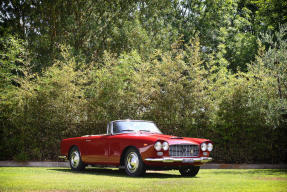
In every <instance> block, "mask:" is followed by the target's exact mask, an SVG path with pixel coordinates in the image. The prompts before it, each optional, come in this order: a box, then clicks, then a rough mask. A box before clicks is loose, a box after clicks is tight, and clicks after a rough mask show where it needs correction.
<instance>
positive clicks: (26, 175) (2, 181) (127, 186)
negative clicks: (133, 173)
mask: <svg viewBox="0 0 287 192" xmlns="http://www.w3.org/2000/svg"><path fill="white" fill-rule="evenodd" d="M0 191H108V192H112V191H192V192H197V191H212V192H216V191H218V192H219V191H220V192H224V191H238V192H239V191H240V192H243V191H250V192H255V191H260V192H264V191H268V192H271V191H274V192H280V191H287V172H286V170H267V169H229V170H226V169H225V170H224V169H202V170H200V171H199V174H198V175H197V176H196V177H194V178H186V177H181V176H180V175H179V173H178V171H165V172H147V174H146V175H145V177H141V178H131V177H127V176H126V175H125V174H124V173H121V172H119V171H118V170H116V169H95V168H89V169H88V170H86V171H84V172H80V173H75V172H71V171H70V169H67V168H29V167H12V168H10V167H0Z"/></svg>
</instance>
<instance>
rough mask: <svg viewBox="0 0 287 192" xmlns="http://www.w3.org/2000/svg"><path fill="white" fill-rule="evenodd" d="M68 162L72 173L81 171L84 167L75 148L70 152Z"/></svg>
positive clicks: (78, 151)
mask: <svg viewBox="0 0 287 192" xmlns="http://www.w3.org/2000/svg"><path fill="white" fill-rule="evenodd" d="M69 162H70V167H71V170H72V171H82V170H84V169H85V167H86V165H85V164H84V163H83V161H82V158H81V153H80V150H79V149H78V147H76V146H74V147H73V148H72V149H71V150H70V153H69Z"/></svg>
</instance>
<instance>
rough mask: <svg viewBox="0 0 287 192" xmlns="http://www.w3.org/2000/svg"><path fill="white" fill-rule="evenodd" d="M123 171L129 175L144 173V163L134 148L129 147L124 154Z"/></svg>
mask: <svg viewBox="0 0 287 192" xmlns="http://www.w3.org/2000/svg"><path fill="white" fill-rule="evenodd" d="M125 171H126V173H127V174H128V175H129V176H133V177H138V176H141V175H143V174H145V171H146V169H145V165H144V163H143V161H142V158H141V155H140V154H139V152H138V151H137V150H136V149H133V148H131V149H129V150H128V151H127V152H126V155H125Z"/></svg>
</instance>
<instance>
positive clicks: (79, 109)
mask: <svg viewBox="0 0 287 192" xmlns="http://www.w3.org/2000/svg"><path fill="white" fill-rule="evenodd" d="M286 10H287V2H286V1H283V0H268V1H263V0H256V1H255V0H210V1H203V0H193V1H189V0H171V1H166V0H143V1H127V0H114V1H106V0H99V1H93V0H70V1H64V0H56V1H40V0H24V1H23V0H21V1H19V0H4V1H2V3H1V6H0V35H1V37H0V138H1V140H0V160H7V159H15V160H48V159H56V158H57V156H58V155H59V147H60V145H59V143H60V140H61V139H63V138H67V137H73V136H80V135H83V134H96V133H101V132H104V131H105V125H106V123H107V122H108V121H110V120H114V119H123V118H131V119H149V120H153V121H155V122H156V123H157V124H158V125H159V127H160V128H161V129H162V130H163V132H164V133H168V134H175V135H182V136H190V137H204V138H209V139H211V140H212V141H213V142H214V144H215V150H214V152H213V154H212V156H213V157H214V158H215V160H216V161H222V162H233V163H243V162H244V163H250V162H266V163H278V162H283V161H285V162H286V158H287V155H286V154H287V151H286V149H287V139H286V138H287V41H286V30H287V26H286V21H287V12H286Z"/></svg>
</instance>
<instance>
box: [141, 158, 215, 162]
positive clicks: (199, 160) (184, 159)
mask: <svg viewBox="0 0 287 192" xmlns="http://www.w3.org/2000/svg"><path fill="white" fill-rule="evenodd" d="M145 161H149V162H163V163H173V162H179V163H207V162H210V161H212V158H211V157H195V158H180V157H162V158H146V159H145Z"/></svg>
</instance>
